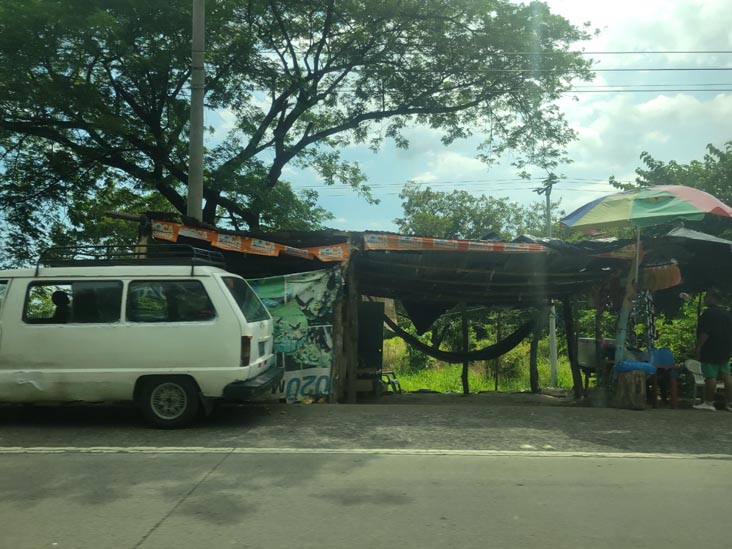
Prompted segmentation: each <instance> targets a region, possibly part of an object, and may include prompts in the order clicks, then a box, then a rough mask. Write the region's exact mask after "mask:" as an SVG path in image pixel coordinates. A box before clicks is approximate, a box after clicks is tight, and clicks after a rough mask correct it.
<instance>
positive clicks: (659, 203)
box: [562, 185, 732, 229]
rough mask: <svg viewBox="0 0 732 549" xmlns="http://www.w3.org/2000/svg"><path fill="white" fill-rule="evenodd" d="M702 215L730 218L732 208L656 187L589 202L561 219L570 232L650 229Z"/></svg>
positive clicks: (692, 192) (687, 190) (689, 191)
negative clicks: (627, 228) (613, 228)
mask: <svg viewBox="0 0 732 549" xmlns="http://www.w3.org/2000/svg"><path fill="white" fill-rule="evenodd" d="M705 215H718V216H722V217H732V208H730V207H729V206H727V205H726V204H724V203H723V202H721V201H720V200H718V199H717V198H715V197H714V196H712V195H711V194H709V193H705V192H704V191H700V190H699V189H694V188H692V187H685V186H683V185H657V186H655V187H646V188H644V189H639V190H633V191H626V192H622V193H616V194H611V195H608V196H604V197H602V198H598V199H597V200H593V201H592V202H588V203H587V204H585V205H584V206H581V207H580V208H578V209H576V210H575V211H573V212H572V213H571V214H569V215H568V216H567V217H565V218H564V219H562V225H564V226H565V227H571V228H573V229H602V228H609V227H628V226H631V227H638V228H641V227H651V226H653V225H660V224H662V223H671V222H673V221H677V220H689V221H695V220H700V219H702V218H704V216H705Z"/></svg>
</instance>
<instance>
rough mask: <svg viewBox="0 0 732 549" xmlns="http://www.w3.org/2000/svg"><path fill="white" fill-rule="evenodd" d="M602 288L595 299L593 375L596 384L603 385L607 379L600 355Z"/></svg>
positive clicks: (602, 309) (603, 362) (602, 307)
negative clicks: (595, 378)
mask: <svg viewBox="0 0 732 549" xmlns="http://www.w3.org/2000/svg"><path fill="white" fill-rule="evenodd" d="M602 292H603V288H600V289H599V290H598V291H597V294H596V299H595V307H596V309H595V364H594V366H595V376H596V377H597V386H598V387H605V385H606V383H607V380H606V379H605V377H606V376H605V373H606V372H605V360H604V359H603V356H602V337H603V336H602V313H603V311H604V306H603V303H602Z"/></svg>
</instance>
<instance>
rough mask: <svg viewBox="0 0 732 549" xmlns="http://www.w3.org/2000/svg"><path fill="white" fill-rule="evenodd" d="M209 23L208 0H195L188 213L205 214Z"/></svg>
mask: <svg viewBox="0 0 732 549" xmlns="http://www.w3.org/2000/svg"><path fill="white" fill-rule="evenodd" d="M205 27H206V0H193V43H192V52H191V53H192V55H191V120H190V126H191V128H190V135H189V138H190V143H189V149H188V200H187V206H186V213H187V214H188V217H192V218H194V219H197V220H198V221H201V219H202V217H203V94H204V87H205V73H204V66H203V53H204V49H205V47H206V44H205Z"/></svg>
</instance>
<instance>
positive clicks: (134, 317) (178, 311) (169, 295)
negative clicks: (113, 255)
mask: <svg viewBox="0 0 732 549" xmlns="http://www.w3.org/2000/svg"><path fill="white" fill-rule="evenodd" d="M215 316H216V310H215V309H214V306H213V303H211V299H209V297H208V294H207V293H206V289H205V288H204V287H203V284H201V282H200V281H198V280H175V281H173V280H171V281H167V280H166V281H157V280H144V281H143V280H140V281H134V282H130V286H129V289H128V291H127V320H128V321H130V322H196V321H202V320H211V319H213V318H214V317H215Z"/></svg>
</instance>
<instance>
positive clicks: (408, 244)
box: [363, 234, 550, 253]
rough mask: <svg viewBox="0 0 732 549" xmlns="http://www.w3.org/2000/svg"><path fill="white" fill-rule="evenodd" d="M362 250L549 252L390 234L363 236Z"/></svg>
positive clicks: (533, 246)
mask: <svg viewBox="0 0 732 549" xmlns="http://www.w3.org/2000/svg"><path fill="white" fill-rule="evenodd" d="M363 247H364V250H392V251H406V250H415V251H425V250H435V251H458V252H495V253H501V252H507V253H537V252H549V251H550V250H549V249H548V248H546V247H545V246H542V245H541V244H523V243H518V242H487V241H486V242H484V241H477V240H448V239H444V238H423V237H419V236H401V235H392V234H365V235H364V237H363Z"/></svg>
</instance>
